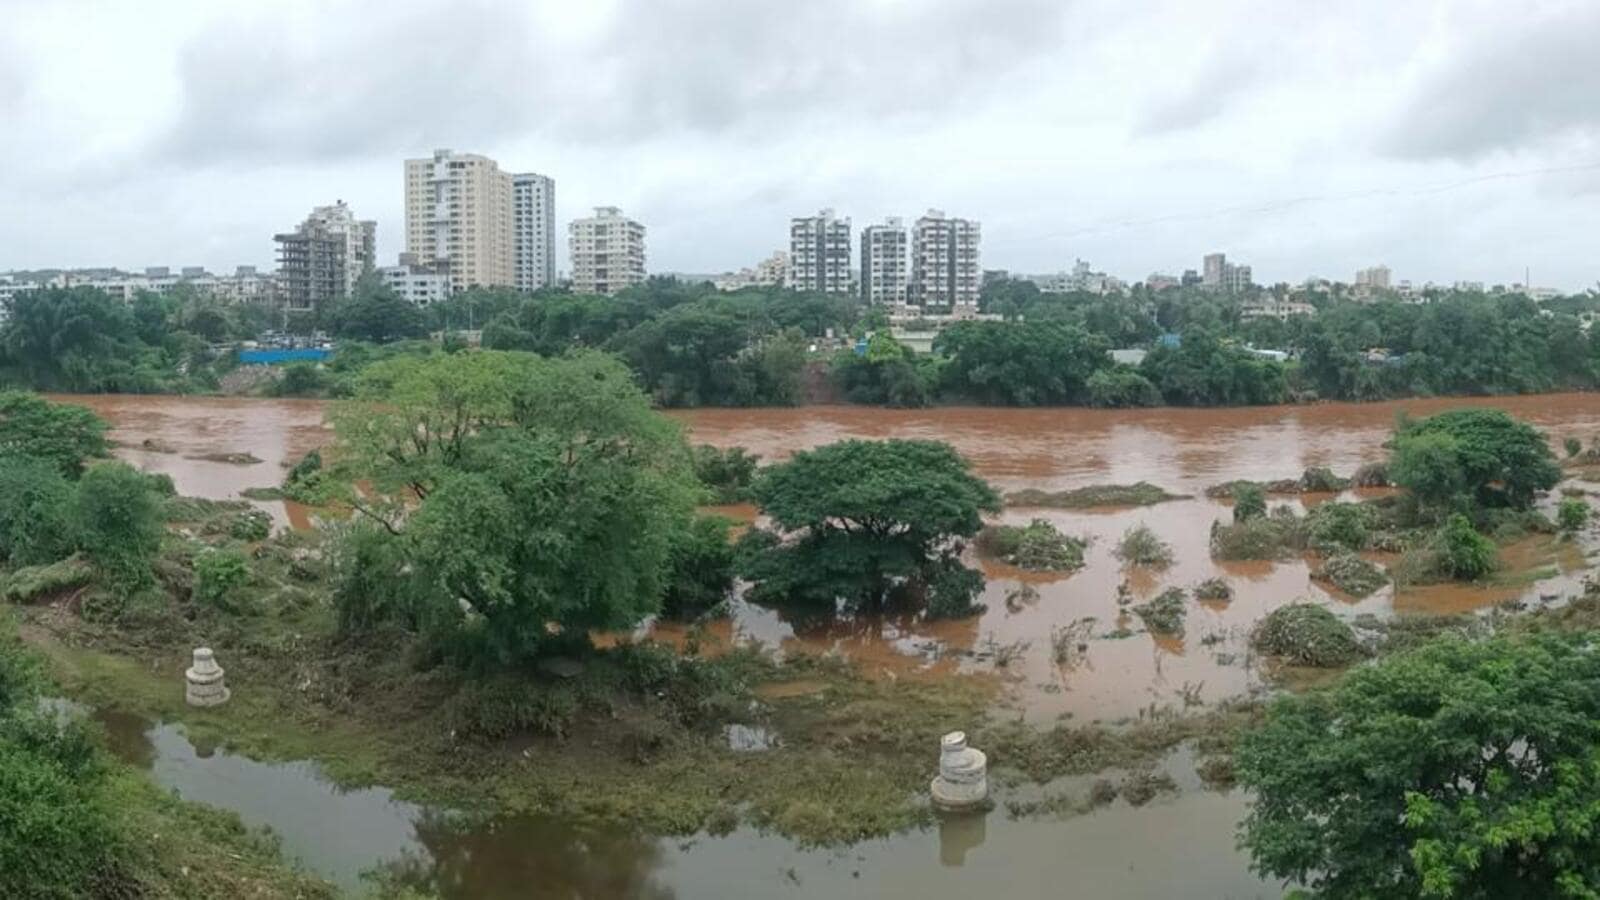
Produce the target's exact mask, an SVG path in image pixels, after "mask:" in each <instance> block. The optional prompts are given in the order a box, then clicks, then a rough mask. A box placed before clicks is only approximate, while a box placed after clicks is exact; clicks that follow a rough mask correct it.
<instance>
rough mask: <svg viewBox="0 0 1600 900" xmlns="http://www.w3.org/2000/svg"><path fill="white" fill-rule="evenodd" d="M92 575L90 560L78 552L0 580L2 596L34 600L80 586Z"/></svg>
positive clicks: (19, 601) (21, 570) (0, 596)
mask: <svg viewBox="0 0 1600 900" xmlns="http://www.w3.org/2000/svg"><path fill="white" fill-rule="evenodd" d="M93 577H94V570H93V569H92V568H91V567H90V566H89V563H88V561H87V560H85V559H83V558H82V557H78V556H69V557H67V558H66V559H63V560H60V561H58V562H53V563H50V564H49V565H44V566H27V567H25V568H21V569H18V570H16V571H15V572H12V573H11V574H10V575H7V576H5V577H4V579H3V580H0V600H4V601H6V602H7V603H32V602H35V601H38V600H44V599H47V598H49V597H51V596H54V595H56V594H59V593H62V592H64V591H71V590H76V589H78V588H81V587H83V586H84V585H86V584H88V583H89V581H90V579H92V578H93Z"/></svg>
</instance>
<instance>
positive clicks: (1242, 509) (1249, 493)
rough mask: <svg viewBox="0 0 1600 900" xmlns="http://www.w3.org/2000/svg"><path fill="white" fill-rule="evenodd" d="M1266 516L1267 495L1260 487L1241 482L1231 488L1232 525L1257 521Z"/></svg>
mask: <svg viewBox="0 0 1600 900" xmlns="http://www.w3.org/2000/svg"><path fill="white" fill-rule="evenodd" d="M1266 514H1267V494H1266V492H1265V491H1263V490H1261V485H1259V484H1252V483H1250V482H1248V481H1242V482H1240V483H1238V484H1236V485H1234V488H1233V521H1234V524H1238V523H1240V522H1244V521H1246V520H1248V519H1259V518H1261V517H1262V516H1264V515H1266Z"/></svg>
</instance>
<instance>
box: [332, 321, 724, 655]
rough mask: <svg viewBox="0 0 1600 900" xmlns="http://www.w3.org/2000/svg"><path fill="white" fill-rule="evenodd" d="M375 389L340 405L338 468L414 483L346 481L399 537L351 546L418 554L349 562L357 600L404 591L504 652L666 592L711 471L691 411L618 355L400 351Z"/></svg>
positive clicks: (429, 620) (373, 373)
mask: <svg viewBox="0 0 1600 900" xmlns="http://www.w3.org/2000/svg"><path fill="white" fill-rule="evenodd" d="M358 390H359V393H358V397H357V399H356V400H354V401H352V402H350V403H348V404H345V405H344V406H342V407H341V408H340V409H339V410H338V411H337V413H336V415H335V427H336V430H337V433H338V435H339V439H340V447H339V454H337V455H339V456H340V457H341V459H342V461H341V463H340V466H339V468H340V470H341V471H342V474H344V475H345V476H347V477H348V479H352V480H360V481H364V482H368V483H370V484H371V485H373V487H374V488H376V491H377V493H379V494H380V495H383V496H387V497H389V498H392V499H394V500H405V499H406V498H407V497H409V498H410V501H409V502H396V503H391V504H389V505H387V506H384V505H383V504H374V503H373V502H372V501H370V500H368V499H363V498H362V497H361V496H359V494H358V493H357V492H353V491H352V492H350V493H348V494H346V495H345V496H346V499H347V500H349V502H351V503H352V504H354V505H356V506H357V507H358V508H359V509H361V510H363V511H364V512H366V513H367V514H368V515H370V516H371V517H373V518H375V519H377V520H379V521H380V522H381V523H382V525H383V527H384V528H385V529H386V530H387V531H388V532H389V534H390V537H389V540H391V541H396V542H398V544H397V545H396V546H397V551H396V552H393V553H384V552H380V551H379V549H377V548H373V547H370V546H368V547H363V548H362V552H361V553H359V554H352V556H355V557H359V558H360V559H365V560H368V561H369V563H370V565H374V566H385V565H392V564H393V562H394V561H397V560H404V561H405V565H406V569H407V571H406V572H405V573H404V577H403V578H402V577H401V575H400V573H399V572H396V571H393V570H392V569H391V570H390V571H389V572H387V573H384V572H377V573H374V572H373V571H370V570H368V569H367V568H366V565H358V566H357V568H358V569H359V571H353V572H349V573H348V576H349V579H354V581H355V582H359V583H360V584H362V585H366V588H365V589H364V590H363V591H358V592H354V593H352V592H349V591H345V592H342V593H341V596H343V597H345V598H346V600H347V601H348V602H350V603H352V604H356V605H359V606H361V608H362V609H363V610H367V609H371V608H375V605H374V604H371V603H368V602H367V601H368V600H370V599H371V598H370V597H369V596H366V595H367V594H371V593H372V592H382V591H390V590H393V591H401V592H404V593H405V594H406V595H407V596H409V597H411V598H412V599H413V604H412V605H411V606H410V607H409V608H408V610H409V611H408V613H407V615H408V616H409V618H410V620H411V621H412V622H415V623H421V624H424V625H427V626H429V627H431V628H432V629H433V630H434V631H435V633H437V634H440V635H442V636H444V637H447V638H449V639H450V640H452V641H455V642H457V646H458V647H459V648H460V649H461V650H462V652H463V653H465V654H467V655H470V656H471V657H472V658H473V659H474V660H476V661H478V662H485V663H496V664H509V663H514V662H516V661H518V660H521V659H524V658H526V657H529V656H531V655H535V654H537V653H539V652H541V651H542V650H544V649H545V648H547V647H548V646H549V645H550V644H551V643H552V642H553V641H555V640H558V639H559V638H558V637H557V632H559V633H561V634H562V635H564V636H565V638H566V639H576V640H580V641H581V640H584V639H585V633H586V630H587V629H590V628H615V627H625V626H629V625H633V624H635V623H637V622H638V621H639V620H640V619H641V618H643V617H644V616H646V615H648V614H650V613H652V612H655V611H656V610H657V609H658V608H659V604H660V601H661V597H662V595H663V592H664V591H665V590H666V588H667V585H668V581H669V579H670V577H671V574H672V567H673V565H674V552H675V550H676V548H678V547H679V546H681V544H682V542H683V541H684V540H686V538H687V535H686V529H687V528H688V526H689V522H690V517H691V515H692V512H693V506H694V503H695V501H696V499H697V498H698V496H699V494H700V489H699V487H698V486H697V484H696V483H695V480H694V474H693V470H692V466H691V463H690V454H689V451H688V447H687V445H686V444H685V443H684V441H683V437H682V434H681V431H680V429H679V428H678V426H677V425H676V424H675V423H673V422H672V421H671V420H669V419H667V418H665V417H664V416H662V415H660V414H659V413H657V412H655V411H654V410H652V409H651V408H650V405H649V402H648V400H647V399H646V398H645V396H644V395H643V394H642V393H641V392H640V391H639V389H638V388H637V387H636V386H635V385H634V383H633V381H632V379H631V378H630V376H629V373H628V371H627V369H626V368H624V367H623V366H622V365H621V364H620V363H619V362H617V361H616V360H615V359H613V358H611V357H607V356H603V355H600V354H582V355H578V356H573V357H568V358H561V359H544V358H541V357H537V356H532V355H529V354H523V353H514V352H500V351H483V352H480V353H466V354H455V355H440V356H434V357H429V358H424V359H417V358H401V359H395V360H390V361H387V362H384V363H380V364H376V365H374V366H373V367H371V368H370V369H369V370H368V371H367V372H366V373H364V375H363V377H362V379H361V384H360V387H359V389H358ZM361 540H363V541H368V542H370V541H372V540H373V536H372V535H371V534H365V535H363V536H362V537H361ZM375 574H376V575H377V576H383V575H385V574H387V575H392V576H394V581H393V582H392V583H386V582H385V580H384V578H383V577H374V576H375ZM345 618H346V620H347V621H366V620H367V617H366V616H365V615H362V616H346V617H345Z"/></svg>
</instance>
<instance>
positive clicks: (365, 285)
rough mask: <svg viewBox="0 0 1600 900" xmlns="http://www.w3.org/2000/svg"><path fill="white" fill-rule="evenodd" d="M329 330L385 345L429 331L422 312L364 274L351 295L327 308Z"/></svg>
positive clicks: (342, 335) (389, 288)
mask: <svg viewBox="0 0 1600 900" xmlns="http://www.w3.org/2000/svg"><path fill="white" fill-rule="evenodd" d="M326 320H327V321H326V324H327V326H328V330H329V331H330V332H331V333H332V334H334V335H335V336H337V337H342V338H349V339H352V340H358V341H371V342H372V343H374V344H386V343H389V342H390V341H399V340H405V339H406V338H416V337H422V336H423V335H425V334H427V333H428V322H427V318H426V317H425V316H424V315H423V314H422V311H421V310H419V309H417V307H416V306H415V305H414V304H412V303H410V302H409V301H407V300H406V299H405V298H403V297H401V296H400V295H399V294H397V293H395V291H394V289H393V288H391V287H389V286H388V285H386V284H384V283H383V282H382V281H380V280H379V279H378V277H377V276H375V275H364V276H362V277H361V279H360V280H359V281H357V282H356V288H355V290H354V291H353V292H352V293H351V295H350V296H349V297H347V298H345V299H344V300H342V301H340V302H339V303H337V304H335V305H334V306H333V308H332V309H330V310H327V311H326Z"/></svg>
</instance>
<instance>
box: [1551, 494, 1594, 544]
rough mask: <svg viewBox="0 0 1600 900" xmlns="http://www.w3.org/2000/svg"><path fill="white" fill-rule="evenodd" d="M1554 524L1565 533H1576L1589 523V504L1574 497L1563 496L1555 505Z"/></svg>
mask: <svg viewBox="0 0 1600 900" xmlns="http://www.w3.org/2000/svg"><path fill="white" fill-rule="evenodd" d="M1556 524H1557V525H1558V526H1560V528H1561V530H1562V531H1563V532H1565V533H1566V534H1569V535H1570V534H1577V533H1578V532H1580V531H1582V530H1583V526H1585V525H1587V524H1589V504H1587V503H1585V502H1583V501H1582V500H1579V499H1578V498H1576V497H1565V498H1563V499H1562V501H1561V503H1560V504H1558V505H1557V506H1556Z"/></svg>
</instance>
